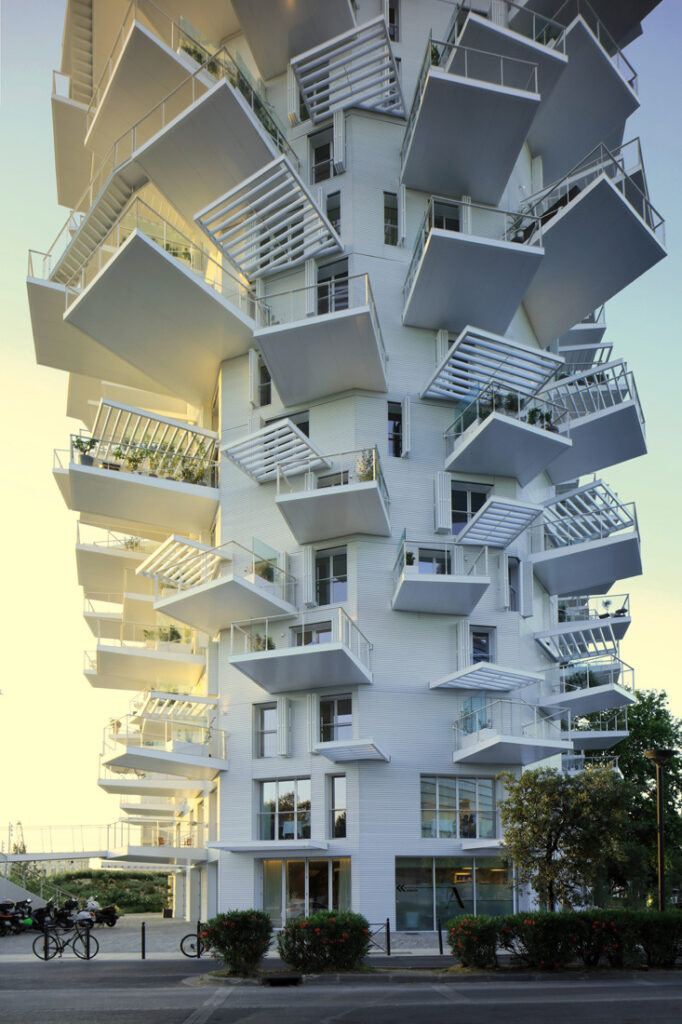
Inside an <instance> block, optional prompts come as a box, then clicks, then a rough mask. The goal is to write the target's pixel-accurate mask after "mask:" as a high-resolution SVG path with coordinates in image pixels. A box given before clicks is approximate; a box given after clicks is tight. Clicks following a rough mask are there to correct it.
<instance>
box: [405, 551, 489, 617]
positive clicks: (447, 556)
mask: <svg viewBox="0 0 682 1024" xmlns="http://www.w3.org/2000/svg"><path fill="white" fill-rule="evenodd" d="M490 582H491V570H490V569H489V567H488V549H487V548H485V547H484V548H480V549H479V548H475V547H472V546H463V545H461V544H455V543H452V542H446V543H443V542H442V541H441V542H439V541H437V540H430V541H424V542H423V543H420V542H418V541H413V540H407V539H406V538H405V536H404V534H403V538H402V539H401V541H400V544H399V545H398V555H397V558H396V560H395V565H394V566H393V586H394V591H393V599H392V601H391V607H392V608H393V611H396V612H429V613H431V614H438V615H470V614H471V612H472V611H473V610H474V608H475V607H476V605H477V604H478V602H479V601H480V600H481V598H482V597H483V595H484V593H485V592H486V590H487V589H488V587H489V586H490Z"/></svg>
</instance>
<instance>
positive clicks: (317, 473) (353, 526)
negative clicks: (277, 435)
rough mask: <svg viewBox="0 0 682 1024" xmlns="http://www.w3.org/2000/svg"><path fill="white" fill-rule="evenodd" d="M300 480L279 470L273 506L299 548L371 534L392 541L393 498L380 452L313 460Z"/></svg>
mask: <svg viewBox="0 0 682 1024" xmlns="http://www.w3.org/2000/svg"><path fill="white" fill-rule="evenodd" d="M304 469H305V472H303V471H302V470H301V469H298V471H297V473H296V475H294V474H292V472H291V471H289V470H288V469H287V468H286V467H280V466H278V467H277V497H276V498H275V501H276V503H277V507H278V508H279V510H280V512H281V513H282V515H283V516H284V518H285V520H286V522H287V524H288V526H289V529H290V530H291V532H292V533H293V535H294V537H295V538H296V540H297V541H298V542H299V544H311V543H313V542H315V541H318V540H328V539H330V538H332V537H348V536H350V535H352V534H356V533H357V534H368V535H370V536H374V537H389V536H390V535H391V524H390V520H389V496H388V489H387V487H386V481H385V480H384V474H383V471H382V469H381V461H380V459H379V452H378V451H377V450H376V448H363V449H361V450H359V451H353V452H340V453H338V454H335V455H325V456H324V457H323V461H322V463H321V462H320V460H319V459H311V460H309V468H305V467H304Z"/></svg>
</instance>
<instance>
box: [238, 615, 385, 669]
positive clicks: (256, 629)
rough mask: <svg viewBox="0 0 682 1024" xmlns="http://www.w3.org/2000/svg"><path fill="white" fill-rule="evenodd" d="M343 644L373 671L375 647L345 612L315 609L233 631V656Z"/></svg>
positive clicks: (249, 622) (246, 622) (254, 622)
mask: <svg viewBox="0 0 682 1024" xmlns="http://www.w3.org/2000/svg"><path fill="white" fill-rule="evenodd" d="M332 643H341V644H343V645H344V646H345V647H347V648H348V649H349V650H350V651H351V653H352V654H354V655H355V657H356V658H358V660H359V661H360V662H361V663H362V664H363V665H364V667H365V668H366V669H369V668H370V655H371V651H372V647H373V644H372V643H371V641H370V640H368V639H367V637H366V636H365V634H364V633H363V632H362V630H361V629H360V628H359V626H358V625H357V623H356V622H355V621H354V620H353V619H351V617H350V615H349V614H348V612H347V611H346V610H345V609H344V608H339V607H325V608H312V609H310V610H309V611H306V612H302V613H299V614H298V615H296V616H291V615H273V616H268V617H265V618H262V619H244V620H242V621H241V622H233V623H232V625H231V627H230V654H231V655H232V656H237V655H242V654H254V653H259V652H264V653H268V652H270V651H277V650H290V649H291V648H298V647H300V648H305V647H319V646H324V645H325V644H332Z"/></svg>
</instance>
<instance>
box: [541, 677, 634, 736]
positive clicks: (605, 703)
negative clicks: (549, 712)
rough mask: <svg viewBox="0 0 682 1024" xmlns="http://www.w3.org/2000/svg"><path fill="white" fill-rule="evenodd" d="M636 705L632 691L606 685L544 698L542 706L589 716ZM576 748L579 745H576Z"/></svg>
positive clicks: (617, 685)
mask: <svg viewBox="0 0 682 1024" xmlns="http://www.w3.org/2000/svg"><path fill="white" fill-rule="evenodd" d="M636 703H637V698H636V696H635V694H634V693H633V691H632V690H630V689H628V688H627V687H625V686H620V685H619V684H618V683H604V684H603V685H602V686H586V687H584V688H583V689H580V690H568V691H567V692H565V693H556V694H552V695H551V696H549V697H543V698H542V700H541V703H540V706H541V707H543V708H565V709H566V710H567V711H570V712H571V714H573V715H589V714H592V713H593V712H596V711H610V710H612V709H613V710H615V709H616V708H626V707H631V706H632V705H633V704H636ZM573 736H575V733H574V734H573ZM576 746H579V744H578V743H576Z"/></svg>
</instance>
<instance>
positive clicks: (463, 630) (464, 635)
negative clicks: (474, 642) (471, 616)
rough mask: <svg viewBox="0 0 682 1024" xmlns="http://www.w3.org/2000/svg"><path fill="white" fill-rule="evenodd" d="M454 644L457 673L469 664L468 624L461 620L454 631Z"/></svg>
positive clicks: (469, 640) (469, 642)
mask: <svg viewBox="0 0 682 1024" xmlns="http://www.w3.org/2000/svg"><path fill="white" fill-rule="evenodd" d="M455 643H456V645H457V652H456V653H457V671H458V672H459V671H461V670H462V669H463V668H467V667H468V666H469V665H470V664H471V639H470V636H469V623H468V622H467V621H466V620H465V619H462V621H461V622H458V623H457V626H456V629H455Z"/></svg>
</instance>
